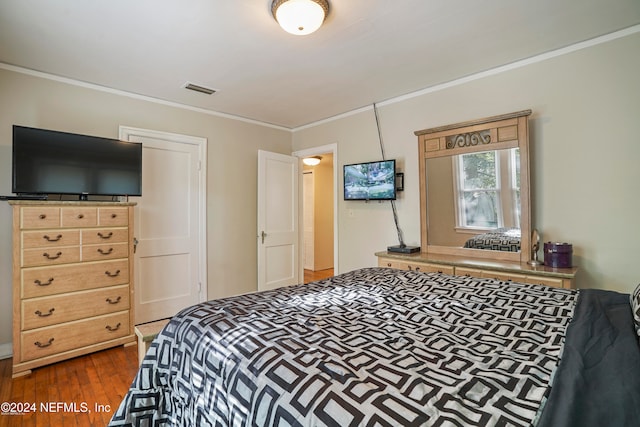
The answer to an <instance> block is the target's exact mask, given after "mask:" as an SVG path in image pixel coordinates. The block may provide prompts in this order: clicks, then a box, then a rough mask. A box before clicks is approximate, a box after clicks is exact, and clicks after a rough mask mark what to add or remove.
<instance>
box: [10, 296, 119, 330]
mask: <svg viewBox="0 0 640 427" xmlns="http://www.w3.org/2000/svg"><path fill="white" fill-rule="evenodd" d="M127 309H129V286H128V285H122V286H115V287H110V288H103V289H95V290H91V291H81V292H74V293H71V294H62V295H56V296H49V297H43V298H31V299H25V300H23V301H22V330H23V331H26V330H29V329H35V328H40V327H42V326H50V325H57V324H59V323H64V322H69V321H71V320H79V319H84V318H87V317H93V316H99V315H101V314H108V313H115V312H116V311H122V310H127Z"/></svg>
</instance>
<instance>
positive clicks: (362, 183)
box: [344, 160, 396, 200]
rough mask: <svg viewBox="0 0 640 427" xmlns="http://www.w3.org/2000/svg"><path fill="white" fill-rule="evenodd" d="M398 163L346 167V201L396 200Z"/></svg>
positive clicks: (372, 163) (389, 162)
mask: <svg viewBox="0 0 640 427" xmlns="http://www.w3.org/2000/svg"><path fill="white" fill-rule="evenodd" d="M395 198H396V161H395V160H382V161H379V162H367V163H356V164H352V165H344V199H345V200H395Z"/></svg>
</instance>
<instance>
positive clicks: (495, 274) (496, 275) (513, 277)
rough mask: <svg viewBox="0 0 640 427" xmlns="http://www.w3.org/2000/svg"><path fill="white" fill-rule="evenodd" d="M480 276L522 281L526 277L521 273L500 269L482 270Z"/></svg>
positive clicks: (507, 280) (506, 280)
mask: <svg viewBox="0 0 640 427" xmlns="http://www.w3.org/2000/svg"><path fill="white" fill-rule="evenodd" d="M482 277H484V278H487V279H495V280H502V281H503V282H520V283H524V282H525V281H526V280H525V279H526V277H525V276H524V275H523V274H516V273H507V272H501V271H491V270H483V272H482Z"/></svg>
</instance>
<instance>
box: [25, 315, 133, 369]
mask: <svg viewBox="0 0 640 427" xmlns="http://www.w3.org/2000/svg"><path fill="white" fill-rule="evenodd" d="M129 329H130V327H129V311H128V310H127V311H121V312H118V313H113V314H107V315H104V316H99V317H93V318H90V319H84V320H77V321H74V322H68V323H63V324H60V325H56V326H48V327H44V328H39V329H34V330H31V331H26V332H22V333H21V335H20V336H21V339H22V355H21V356H22V361H23V362H24V361H28V360H33V359H37V358H40V357H45V356H50V355H52V354H57V353H61V352H63V351H68V350H73V349H76V348H80V347H85V346H88V345H91V344H97V343H100V342H103V341H108V340H111V339H115V338H120V337H124V336H126V335H128V334H129Z"/></svg>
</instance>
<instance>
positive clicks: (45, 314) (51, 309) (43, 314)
mask: <svg viewBox="0 0 640 427" xmlns="http://www.w3.org/2000/svg"><path fill="white" fill-rule="evenodd" d="M55 310H56V309H55V308H50V309H49V312H48V313H43V312H41V311H40V310H36V315H37V316H39V317H49V316H51V315H52V314H53V312H54V311H55Z"/></svg>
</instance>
